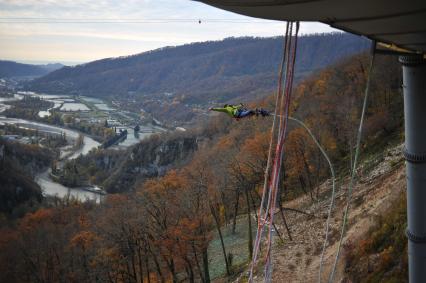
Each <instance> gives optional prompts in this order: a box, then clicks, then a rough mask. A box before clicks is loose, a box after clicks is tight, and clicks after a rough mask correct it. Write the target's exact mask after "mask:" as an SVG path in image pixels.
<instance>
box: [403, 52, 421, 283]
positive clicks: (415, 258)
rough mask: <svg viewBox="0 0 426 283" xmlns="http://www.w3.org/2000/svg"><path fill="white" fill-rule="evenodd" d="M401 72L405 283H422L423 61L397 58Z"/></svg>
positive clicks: (407, 56) (416, 56) (413, 57)
mask: <svg viewBox="0 0 426 283" xmlns="http://www.w3.org/2000/svg"><path fill="white" fill-rule="evenodd" d="M399 62H400V63H401V64H402V70H403V91H404V116H405V149H404V155H405V159H406V161H407V162H406V170H407V218H408V221H407V223H408V227H407V238H408V266H409V281H410V282H412V283H424V282H426V61H425V60H424V58H423V56H422V55H406V56H400V57H399Z"/></svg>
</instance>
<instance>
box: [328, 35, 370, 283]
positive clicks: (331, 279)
mask: <svg viewBox="0 0 426 283" xmlns="http://www.w3.org/2000/svg"><path fill="white" fill-rule="evenodd" d="M373 44H374V43H373ZM374 58H375V54H374V52H373V54H372V56H371V60H370V66H369V69H368V77H367V85H366V87H365V94H364V103H363V106H362V112H361V120H360V122H359V128H358V135H357V141H356V149H355V156H354V163H353V166H352V172H351V180H350V182H349V188H348V202H347V204H346V208H345V213H344V216H343V222H342V229H341V232H340V240H339V245H338V248H337V254H336V258H335V260H334V264H333V269H332V271H331V273H330V277H329V280H328V282H329V283H331V282H333V280H334V275H335V273H336V268H337V263H338V261H339V257H340V250H341V248H342V244H343V238H344V236H345V228H346V225H347V221H348V214H349V207H350V203H351V199H352V191H353V186H354V183H355V175H356V167H357V165H358V164H357V163H358V156H359V148H360V145H361V138H362V130H363V127H364V119H365V112H366V110H367V102H368V95H369V92H370V81H371V74H372V72H373V65H374Z"/></svg>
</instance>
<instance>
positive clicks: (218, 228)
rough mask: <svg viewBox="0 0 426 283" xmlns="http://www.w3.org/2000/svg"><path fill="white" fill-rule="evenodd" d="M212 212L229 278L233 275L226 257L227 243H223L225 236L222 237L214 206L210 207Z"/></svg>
mask: <svg viewBox="0 0 426 283" xmlns="http://www.w3.org/2000/svg"><path fill="white" fill-rule="evenodd" d="M210 211H211V213H212V216H213V219H214V222H215V224H216V230H217V233H218V234H219V238H220V244H221V246H222V252H223V258H224V259H225V265H226V275H227V276H229V275H231V272H230V271H229V263H228V257H227V255H226V250H225V243H224V242H223V236H222V231H221V230H220V223H219V219H218V216H217V214H216V212H215V210H214V207H213V205H210Z"/></svg>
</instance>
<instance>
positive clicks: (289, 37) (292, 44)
mask: <svg viewBox="0 0 426 283" xmlns="http://www.w3.org/2000/svg"><path fill="white" fill-rule="evenodd" d="M293 25H294V22H288V23H287V29H286V37H285V44H284V54H283V61H282V65H281V69H280V76H279V82H278V93H277V98H276V101H275V117H276V115H277V109H279V111H280V113H279V117H280V123H279V127H278V136H277V144H276V146H275V154H274V161H273V168H272V174H271V175H272V176H271V179H270V180H269V182H268V179H269V164H270V157H271V149H272V140H273V138H274V135H273V133H274V129H275V117H274V123H273V125H272V129H271V132H272V134H271V143H270V148H269V154H268V164H267V169H266V170H265V184H264V187H263V193H262V200H261V204H260V208H259V217H258V226H257V227H258V229H257V233H256V240H255V245H254V248H255V249H254V253H253V258H252V263H251V267H250V277H249V282H252V280H253V269H254V266H255V265H256V262H257V257H258V253H259V248H260V242H261V238H262V234H263V228H264V226H265V224H266V223H267V221H268V218H269V224H268V228H269V229H268V232H269V233H268V239H267V250H266V258H265V281H270V275H271V271H272V265H271V250H272V249H271V247H272V229H273V225H274V224H273V221H274V214H275V208H276V199H277V194H278V183H279V178H280V172H281V167H282V166H281V165H282V160H283V153H284V143H285V139H286V132H287V123H288V116H289V109H290V101H291V91H292V87H293V78H294V65H295V60H296V49H297V35H298V32H299V23H298V22H297V23H296V31H295V35H294V36H293ZM285 63H286V72H285V73H286V76H285V79H284V82H285V88H284V92H282V91H281V90H282V70H283V66H284V64H285ZM278 104H279V106H278ZM266 184H268V186H267V185H266ZM268 189H269V193H268V198H267V199H268V201H267V206H266V210H265V211H263V208H264V204H265V197H266V192H267V190H268Z"/></svg>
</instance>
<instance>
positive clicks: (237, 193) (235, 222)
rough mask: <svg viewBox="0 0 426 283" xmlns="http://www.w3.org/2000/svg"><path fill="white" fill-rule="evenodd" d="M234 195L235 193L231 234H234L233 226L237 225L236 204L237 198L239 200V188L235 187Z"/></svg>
mask: <svg viewBox="0 0 426 283" xmlns="http://www.w3.org/2000/svg"><path fill="white" fill-rule="evenodd" d="M235 195H236V199H235V205H234V220H233V222H232V234H235V228H236V226H237V215H238V206H239V200H240V190H239V189H237V191H236V194H235Z"/></svg>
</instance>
